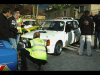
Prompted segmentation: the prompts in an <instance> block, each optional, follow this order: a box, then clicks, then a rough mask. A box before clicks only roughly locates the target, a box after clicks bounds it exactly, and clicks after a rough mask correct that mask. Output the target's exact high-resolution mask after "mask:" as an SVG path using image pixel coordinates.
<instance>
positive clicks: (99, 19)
mask: <svg viewBox="0 0 100 75" xmlns="http://www.w3.org/2000/svg"><path fill="white" fill-rule="evenodd" d="M92 16H93V20H94V22H95V37H94V38H95V39H94V47H93V49H96V48H97V38H98V40H99V49H98V50H96V51H97V52H100V13H99V14H98V15H97V16H96V15H95V16H94V14H93V13H92Z"/></svg>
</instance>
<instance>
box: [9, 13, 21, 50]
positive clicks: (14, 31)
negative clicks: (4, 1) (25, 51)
mask: <svg viewBox="0 0 100 75" xmlns="http://www.w3.org/2000/svg"><path fill="white" fill-rule="evenodd" d="M18 14H19V13H18V12H17V11H16V12H14V13H13V15H12V17H10V18H9V19H8V20H9V25H10V29H9V32H10V33H9V41H10V43H11V44H12V46H13V47H14V48H15V49H16V50H17V41H16V39H17V32H18V33H19V32H20V30H17V24H16V19H18V18H19V17H18Z"/></svg>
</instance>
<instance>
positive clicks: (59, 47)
mask: <svg viewBox="0 0 100 75" xmlns="http://www.w3.org/2000/svg"><path fill="white" fill-rule="evenodd" d="M61 52H62V42H60V41H58V42H57V43H56V45H55V49H54V55H60V54H61Z"/></svg>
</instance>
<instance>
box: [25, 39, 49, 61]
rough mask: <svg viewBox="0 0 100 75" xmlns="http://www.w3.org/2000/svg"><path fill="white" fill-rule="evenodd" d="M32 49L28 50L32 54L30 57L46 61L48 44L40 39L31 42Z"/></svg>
mask: <svg viewBox="0 0 100 75" xmlns="http://www.w3.org/2000/svg"><path fill="white" fill-rule="evenodd" d="M30 43H31V48H26V50H28V51H29V52H30V56H31V57H33V58H36V59H41V60H46V61H47V53H46V48H45V47H46V42H45V41H44V40H42V39H40V38H35V39H33V40H30Z"/></svg>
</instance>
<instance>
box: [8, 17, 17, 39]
mask: <svg viewBox="0 0 100 75" xmlns="http://www.w3.org/2000/svg"><path fill="white" fill-rule="evenodd" d="M8 20H9V25H10V29H9V38H15V39H16V38H17V32H18V30H17V28H16V27H15V26H16V20H15V18H14V16H12V17H10V18H9V19H8Z"/></svg>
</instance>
